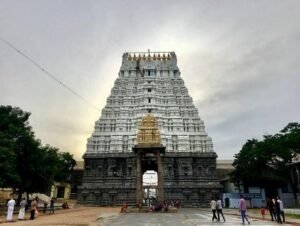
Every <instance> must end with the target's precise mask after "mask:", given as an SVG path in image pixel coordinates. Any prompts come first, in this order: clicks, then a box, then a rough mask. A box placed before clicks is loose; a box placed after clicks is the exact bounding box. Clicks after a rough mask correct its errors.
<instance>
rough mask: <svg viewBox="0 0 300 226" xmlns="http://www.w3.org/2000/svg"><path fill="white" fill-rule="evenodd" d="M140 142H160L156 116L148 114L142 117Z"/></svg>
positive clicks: (138, 135) (138, 137) (138, 138)
mask: <svg viewBox="0 0 300 226" xmlns="http://www.w3.org/2000/svg"><path fill="white" fill-rule="evenodd" d="M137 143H138V144H160V143H161V141H160V132H159V128H158V125H157V120H156V118H155V117H154V116H153V115H151V114H148V115H146V116H144V117H143V118H142V121H141V125H140V128H139V131H138V134H137Z"/></svg>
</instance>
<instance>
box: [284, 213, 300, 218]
mask: <svg viewBox="0 0 300 226" xmlns="http://www.w3.org/2000/svg"><path fill="white" fill-rule="evenodd" d="M284 215H285V216H286V217H290V218H294V219H300V215H299V214H291V213H285V214H284Z"/></svg>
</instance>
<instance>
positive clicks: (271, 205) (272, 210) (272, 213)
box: [267, 198, 276, 221]
mask: <svg viewBox="0 0 300 226" xmlns="http://www.w3.org/2000/svg"><path fill="white" fill-rule="evenodd" d="M267 208H268V210H269V213H270V216H271V220H272V221H274V220H275V221H276V216H275V205H274V203H273V201H272V199H271V198H268V200H267Z"/></svg>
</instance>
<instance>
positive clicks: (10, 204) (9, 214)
mask: <svg viewBox="0 0 300 226" xmlns="http://www.w3.org/2000/svg"><path fill="white" fill-rule="evenodd" d="M15 205H16V202H15V200H14V199H13V198H10V200H9V201H8V203H7V207H8V209H7V218H6V219H7V220H8V221H12V219H13V213H14V207H15Z"/></svg>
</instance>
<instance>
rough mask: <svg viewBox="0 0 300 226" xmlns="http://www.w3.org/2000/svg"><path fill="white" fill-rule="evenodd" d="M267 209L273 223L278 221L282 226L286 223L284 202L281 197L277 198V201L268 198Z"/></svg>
mask: <svg viewBox="0 0 300 226" xmlns="http://www.w3.org/2000/svg"><path fill="white" fill-rule="evenodd" d="M267 209H268V210H269V213H270V216H271V220H272V221H277V222H278V223H280V224H282V223H284V222H285V216H284V209H283V202H282V201H281V200H280V197H279V196H277V198H276V199H275V198H268V200H267ZM281 217H282V219H281Z"/></svg>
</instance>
